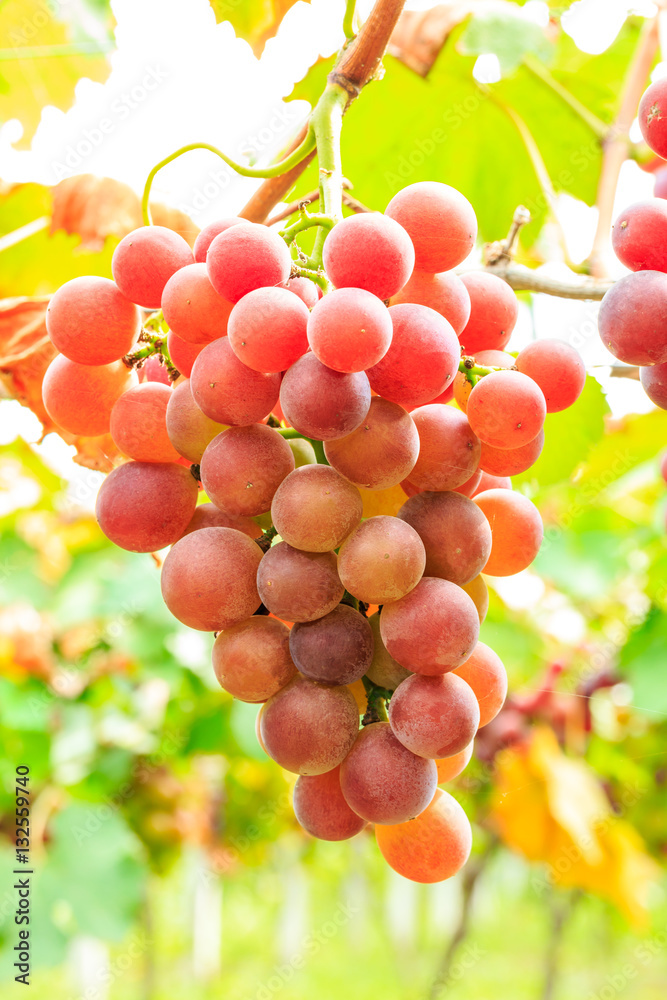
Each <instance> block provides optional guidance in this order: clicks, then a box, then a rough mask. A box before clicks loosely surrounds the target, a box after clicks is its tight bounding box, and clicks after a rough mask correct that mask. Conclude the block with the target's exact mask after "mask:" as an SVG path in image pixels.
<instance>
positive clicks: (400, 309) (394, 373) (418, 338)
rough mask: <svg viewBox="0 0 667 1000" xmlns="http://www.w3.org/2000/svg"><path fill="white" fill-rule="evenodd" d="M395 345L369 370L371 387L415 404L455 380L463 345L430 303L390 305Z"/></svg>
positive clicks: (405, 403)
mask: <svg viewBox="0 0 667 1000" xmlns="http://www.w3.org/2000/svg"><path fill="white" fill-rule="evenodd" d="M389 315H390V316H391V320H392V323H393V327H394V335H393V338H392V342H391V347H390V348H389V350H388V351H387V353H386V354H385V356H384V357H383V359H382V361H380V362H379V363H378V364H376V365H374V366H373V367H372V368H369V370H368V373H367V374H368V379H369V381H370V383H371V388H372V389H374V391H375V392H377V393H378V395H380V396H384V398H385V399H389V400H391V401H392V402H393V403H400V405H401V406H404V407H406V409H407V408H411V407H414V406H422V405H423V404H424V403H430V401H431V400H432V399H433V398H434V397H435V396H437V395H439V394H440V393H441V392H443V390H444V389H446V388H447V387H448V386H449V385H450V383H451V382H452V381H453V379H454V376H455V374H456V372H457V371H458V367H459V360H460V356H461V349H460V346H459V342H458V339H457V337H456V334H455V333H454V330H453V329H452V327H451V326H450V325H449V323H448V322H447V320H446V319H444V318H443V317H442V316H441V315H440V313H437V312H436V311H435V310H434V309H429V307H428V306H420V305H413V304H412V303H408V302H405V303H403V304H401V305H398V306H390V308H389Z"/></svg>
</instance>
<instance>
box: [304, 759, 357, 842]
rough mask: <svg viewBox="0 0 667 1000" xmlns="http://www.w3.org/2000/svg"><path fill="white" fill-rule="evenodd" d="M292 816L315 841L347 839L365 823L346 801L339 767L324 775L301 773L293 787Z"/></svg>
mask: <svg viewBox="0 0 667 1000" xmlns="http://www.w3.org/2000/svg"><path fill="white" fill-rule="evenodd" d="M293 806H294V815H295V816H296V818H297V821H298V823H299V825H300V826H302V827H303V829H304V830H305V831H306V832H307V833H309V834H311V836H313V837H317V839H318V840H349V839H350V837H354V836H355V834H357V833H359V832H360V831H361V830H363V828H364V827H365V826H366V820H365V819H362V818H361V816H357V814H356V813H355V812H353V811H352V810H351V809H350V807H349V806H348V804H347V802H346V801H345V797H344V796H343V792H342V790H341V787H340V767H335V768H334V769H333V770H332V771H327V772H326V773H325V774H302V775H300V776H299V778H298V779H297V782H296V785H295V786H294V800H293Z"/></svg>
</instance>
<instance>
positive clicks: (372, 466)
mask: <svg viewBox="0 0 667 1000" xmlns="http://www.w3.org/2000/svg"><path fill="white" fill-rule="evenodd" d="M324 454H325V455H326V457H327V462H329V463H330V464H331V465H332V466H333V467H334V469H337V470H338V472H340V473H341V475H343V476H345V478H346V479H349V480H350V482H353V483H356V485H357V486H362V487H364V488H365V489H367V490H385V489H388V488H389V487H391V486H397V485H398V483H400V482H401V481H402V480H403V479H405V477H406V476H407V475H409V474H410V472H411V470H412V469H413V468H414V464H415V461H416V459H417V455H418V454H419V435H418V433H417V428H416V427H415V424H414V421H413V419H412V417H411V416H410V414H409V413H406V411H405V410H404V409H403V407H402V406H399V405H398V403H391V402H389V400H388V399H383V398H382V396H373V398H372V399H371V401H370V407H369V410H368V413H367V414H366V415H365V417H364V419H363V420H362V421H361V423H360V424H359V426H358V427H357V428H356V430H353V431H352V433H351V434H348V435H346V436H345V437H342V438H338V439H337V440H334V441H331V440H330V441H327V442H326V443H325V445H324Z"/></svg>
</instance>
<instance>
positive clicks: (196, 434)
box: [166, 379, 228, 463]
mask: <svg viewBox="0 0 667 1000" xmlns="http://www.w3.org/2000/svg"><path fill="white" fill-rule="evenodd" d="M166 419H167V434H168V435H169V440H170V441H171V443H172V444H173V446H174V448H175V449H176V451H177V452H178V453H179V455H182V456H183V458H187V460H188V462H195V463H199V462H201V457H202V455H203V454H204V450H205V448H206V446H207V444H208V443H209V442H210V441H212V440H213V438H214V437H216V435H218V434H220V432H221V431H224V430H227V426H228V425H227V424H219V423H217V422H216V421H215V420H211V418H210V417H207V416H206V414H205V413H202V411H201V410H200V409H199V407H198V406H197V404H196V403H195V401H194V399H193V398H192V390H191V389H190V380H189V379H186V380H185V381H183V382H180V383H179V384H178V385H175V386H174V388H173V389H172V390H171V395H170V397H169V402H168V404H167V418H166Z"/></svg>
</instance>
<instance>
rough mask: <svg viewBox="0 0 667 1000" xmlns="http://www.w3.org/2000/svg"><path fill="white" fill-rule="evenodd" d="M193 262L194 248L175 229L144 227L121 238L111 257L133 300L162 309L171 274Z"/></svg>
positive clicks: (115, 273)
mask: <svg viewBox="0 0 667 1000" xmlns="http://www.w3.org/2000/svg"><path fill="white" fill-rule="evenodd" d="M193 261H194V258H193V256H192V250H191V249H190V247H189V246H188V244H187V243H186V241H185V240H184V239H183V237H182V236H179V235H178V233H175V232H174V231H173V229H167V228H166V227H165V226H142V227H141V229H135V230H134V231H133V232H131V233H128V234H127V236H124V237H123V239H122V240H121V241H120V243H119V244H118V246H117V247H116V249H115V250H114V252H113V257H112V258H111V271H112V273H113V277H114V281H115V282H116V284H117V285H118V287H119V288H120V290H121V292H122V293H123V295H124V296H125V297H126V298H128V299H129V300H130V302H136V304H137V305H138V306H143V308H144V309H159V308H160V303H161V300H162V292H163V291H164V286H165V285H166V284H167V282H168V281H169V279H170V278H171V276H172V274H174V273H175V272H176V271H178V270H179V268H181V267H185V266H186V265H187V264H192V263H193Z"/></svg>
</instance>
